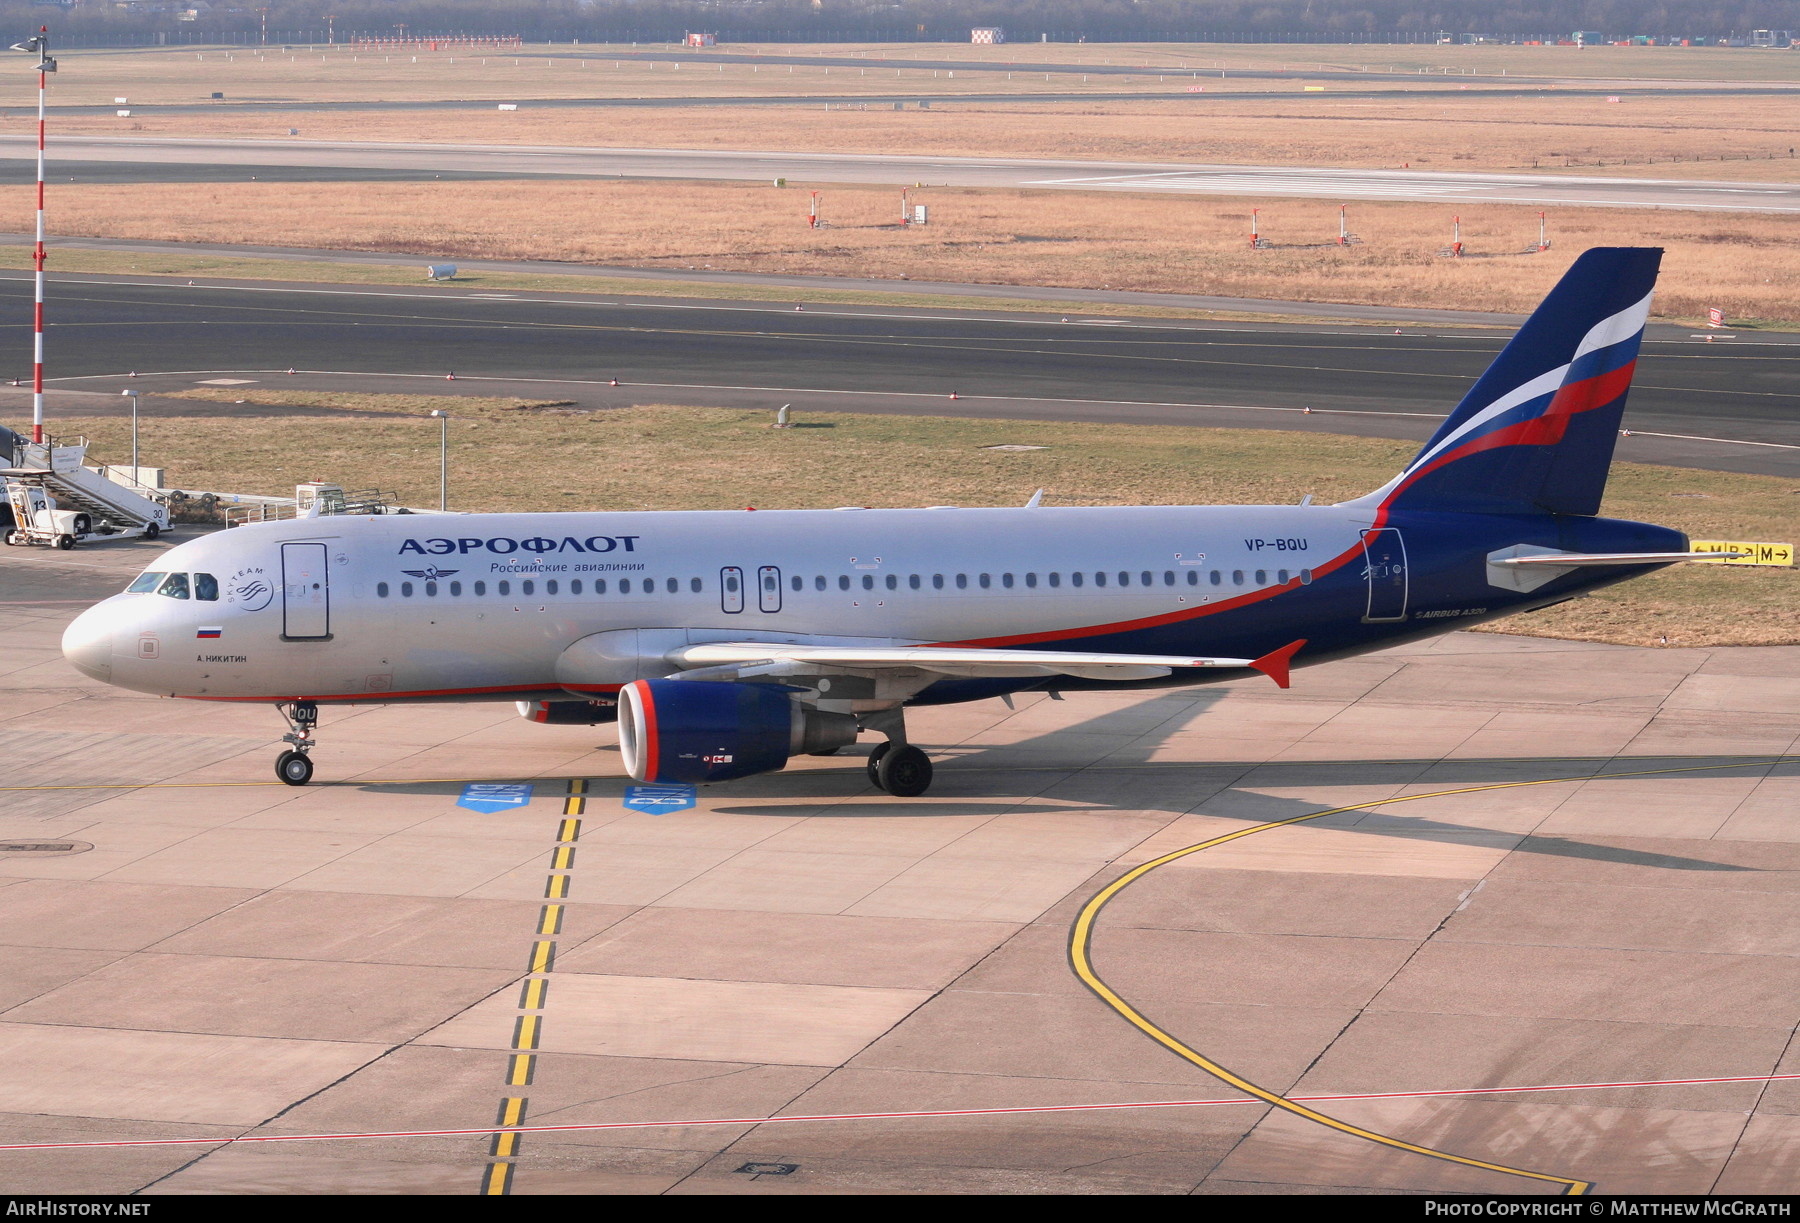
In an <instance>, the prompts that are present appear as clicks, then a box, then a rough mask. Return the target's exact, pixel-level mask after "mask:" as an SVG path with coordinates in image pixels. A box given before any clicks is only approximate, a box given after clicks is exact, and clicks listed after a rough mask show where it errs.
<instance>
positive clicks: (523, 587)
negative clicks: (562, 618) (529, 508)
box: [375, 578, 706, 599]
mask: <svg viewBox="0 0 1800 1223" xmlns="http://www.w3.org/2000/svg"><path fill="white" fill-rule="evenodd" d="M659 583H660V585H659ZM543 584H544V594H546V595H556V594H561V593H563V586H564V583H562V582H561V581H560V580H559V579H557V578H545V579H544V583H543ZM687 585H688V589H689V590H690V591H692V592H693V593H694V594H699V593H700V592H701V591H702V590H704V589H705V588H706V587H705V583H703V582H702V581H701V580H700V579H699V578H689V579H688V582H687ZM418 586H419V587H422V589H416V588H415V586H414V583H412V582H401V583H400V597H401V598H402V599H410V598H412V597H413V596H414V595H415V594H422V595H423V596H424V597H425V598H428V599H435V598H437V596H438V594H439V589H438V588H439V587H440V586H443V587H446V588H447V589H445V590H444V591H443V593H445V594H448V595H449V596H450V597H451V598H453V599H460V598H462V595H463V584H462V583H461V582H429V581H428V582H421V583H419V584H418ZM567 586H568V593H570V594H572V595H578V594H583V593H585V589H584V586H583V583H582V579H580V578H570V579H569V580H568V583H567ZM469 587H470V591H469V593H470V594H472V595H474V596H475V597H476V598H482V597H484V596H485V595H486V594H487V593H488V584H487V582H485V581H475V582H470V583H469ZM613 588H614V590H616V591H617V592H618V593H619V594H622V595H628V594H647V595H653V594H656V593H658V592H659V591H660V592H662V593H664V594H679V593H680V592H681V579H680V578H660V579H659V578H619V579H617V580H616V581H615V582H614V586H613ZM593 590H594V593H595V594H597V595H603V594H606V593H607V588H606V579H605V578H595V579H593ZM494 593H495V594H496V595H499V596H501V597H502V598H506V597H509V596H511V595H512V593H513V583H512V580H511V579H510V578H501V579H500V580H499V581H497V582H495V583H494ZM537 593H538V582H537V579H536V578H523V579H521V580H520V582H519V594H520V596H521V597H526V598H529V597H532V596H534V595H536V594H537ZM392 595H393V590H392V589H391V588H390V586H389V584H388V583H386V582H377V583H375V597H376V598H378V599H386V598H390V597H392Z"/></svg>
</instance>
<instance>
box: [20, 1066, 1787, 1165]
mask: <svg viewBox="0 0 1800 1223" xmlns="http://www.w3.org/2000/svg"><path fill="white" fill-rule="evenodd" d="M1786 1079H1800V1074H1740V1075H1729V1076H1723V1077H1719V1078H1708V1079H1640V1080H1638V1081H1636V1082H1625V1083H1540V1084H1537V1085H1535V1086H1530V1087H1457V1088H1451V1089H1448V1090H1437V1091H1376V1092H1359V1093H1355V1094H1348V1095H1332V1096H1287V1097H1286V1099H1288V1100H1290V1101H1295V1102H1298V1103H1304V1104H1331V1103H1340V1102H1344V1101H1349V1100H1422V1099H1432V1098H1439V1097H1444V1096H1503V1095H1518V1094H1521V1093H1525V1092H1533V1091H1603V1090H1605V1089H1607V1088H1616V1087H1692V1086H1696V1085H1702V1084H1708V1083H1778V1082H1781V1081H1783V1080H1786ZM1228 1104H1256V1105H1260V1106H1262V1107H1265V1108H1266V1107H1268V1106H1267V1105H1266V1104H1263V1102H1262V1101H1261V1100H1256V1099H1250V1098H1235V1099H1228V1100H1133V1101H1128V1102H1126V1103H1122V1104H1049V1105H1043V1106H1040V1107H1028V1108H943V1109H929V1110H924V1111H920V1112H894V1113H814V1114H809V1115H803V1116H797V1117H706V1118H700V1119H695V1120H688V1121H605V1122H598V1123H595V1124H591V1125H490V1126H485V1127H483V1128H481V1129H461V1130H388V1131H384V1132H375V1133H367V1134H246V1135H244V1136H243V1137H241V1138H139V1139H127V1140H124V1141H120V1142H14V1143H7V1144H4V1145H0V1151H66V1150H72V1149H76V1148H84V1147H179V1146H194V1145H199V1144H213V1145H217V1144H226V1143H234V1142H343V1141H346V1140H349V1139H353V1138H461V1137H466V1136H468V1135H472V1134H473V1135H485V1134H558V1133H577V1132H586V1131H593V1130H648V1129H671V1128H674V1127H676V1126H683V1125H774V1124H776V1123H778V1122H793V1121H902V1120H908V1119H913V1118H922V1117H1012V1116H1027V1115H1031V1114H1036V1113H1086V1112H1105V1111H1109V1110H1110V1111H1117V1110H1123V1109H1129V1108H1216V1107H1219V1106H1220V1105H1228Z"/></svg>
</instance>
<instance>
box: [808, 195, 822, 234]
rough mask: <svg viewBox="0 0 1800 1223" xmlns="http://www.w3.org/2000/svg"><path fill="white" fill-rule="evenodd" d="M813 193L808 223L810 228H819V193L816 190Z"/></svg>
mask: <svg viewBox="0 0 1800 1223" xmlns="http://www.w3.org/2000/svg"><path fill="white" fill-rule="evenodd" d="M811 195H812V204H811V206H810V208H809V209H808V211H807V214H806V224H807V226H808V228H811V229H817V228H819V193H818V192H817V191H814V192H812V193H811Z"/></svg>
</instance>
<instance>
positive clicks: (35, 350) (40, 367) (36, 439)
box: [12, 26, 56, 444]
mask: <svg viewBox="0 0 1800 1223" xmlns="http://www.w3.org/2000/svg"><path fill="white" fill-rule="evenodd" d="M12 49H13V50H14V51H27V52H30V51H35V52H37V57H38V62H37V74H38V113H37V244H36V245H35V246H34V247H32V250H31V262H32V266H33V267H34V268H36V275H35V276H34V277H33V282H34V284H33V291H34V300H33V304H32V321H31V363H32V368H31V440H32V442H33V444H41V443H42V442H43V440H44V259H45V251H44V101H45V94H46V92H47V91H48V82H49V79H50V77H49V74H50V73H52V72H55V71H56V61H55V60H53V59H51V58H50V27H49V26H39V27H38V32H37V33H36V34H34V35H32V36H31V37H30V38H28V39H26V40H25V41H24V42H16V43H14V44H13V45H12Z"/></svg>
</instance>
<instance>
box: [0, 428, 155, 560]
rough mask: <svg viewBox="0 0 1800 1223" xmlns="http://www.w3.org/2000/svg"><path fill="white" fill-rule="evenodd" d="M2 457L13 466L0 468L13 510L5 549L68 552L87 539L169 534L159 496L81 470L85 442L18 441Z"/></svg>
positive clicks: (100, 471)
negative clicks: (47, 547) (20, 546)
mask: <svg viewBox="0 0 1800 1223" xmlns="http://www.w3.org/2000/svg"><path fill="white" fill-rule="evenodd" d="M0 457H9V458H10V460H11V461H10V462H9V463H8V464H7V466H5V467H3V468H0V477H3V478H4V480H5V485H6V493H7V500H8V501H9V502H10V503H11V505H12V510H13V529H12V531H11V532H10V533H9V534H8V535H7V540H6V542H8V543H34V544H52V545H54V546H56V547H59V548H72V547H74V546H75V544H76V543H79V542H83V541H85V540H90V539H104V538H111V539H121V538H123V539H129V538H133V537H135V536H144V537H145V538H149V539H154V538H156V537H157V536H158V535H159V534H161V533H162V532H164V531H166V530H168V529H169V507H168V504H167V502H166V501H165V500H164V498H163V494H162V493H161V491H160V490H157V489H151V488H147V487H144V486H141V485H136V484H135V481H133V482H132V483H129V484H128V483H125V482H122V481H121V480H120V479H115V478H112V477H109V476H108V475H107V474H105V472H106V470H107V469H105V468H98V469H96V468H91V467H87V466H85V465H84V462H83V460H85V459H86V457H87V439H86V438H79V439H77V440H75V441H74V442H72V443H68V444H59V443H58V442H56V441H55V440H52V441H49V442H26V441H20V442H19V444H18V445H16V446H15V447H13V452H12V454H11V455H10V456H5V455H0ZM130 470H131V469H129V468H126V469H123V472H121V473H120V474H121V475H123V473H124V472H129V471H130ZM133 475H135V473H133ZM125 479H127V480H129V479H131V477H130V476H126V477H125Z"/></svg>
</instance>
